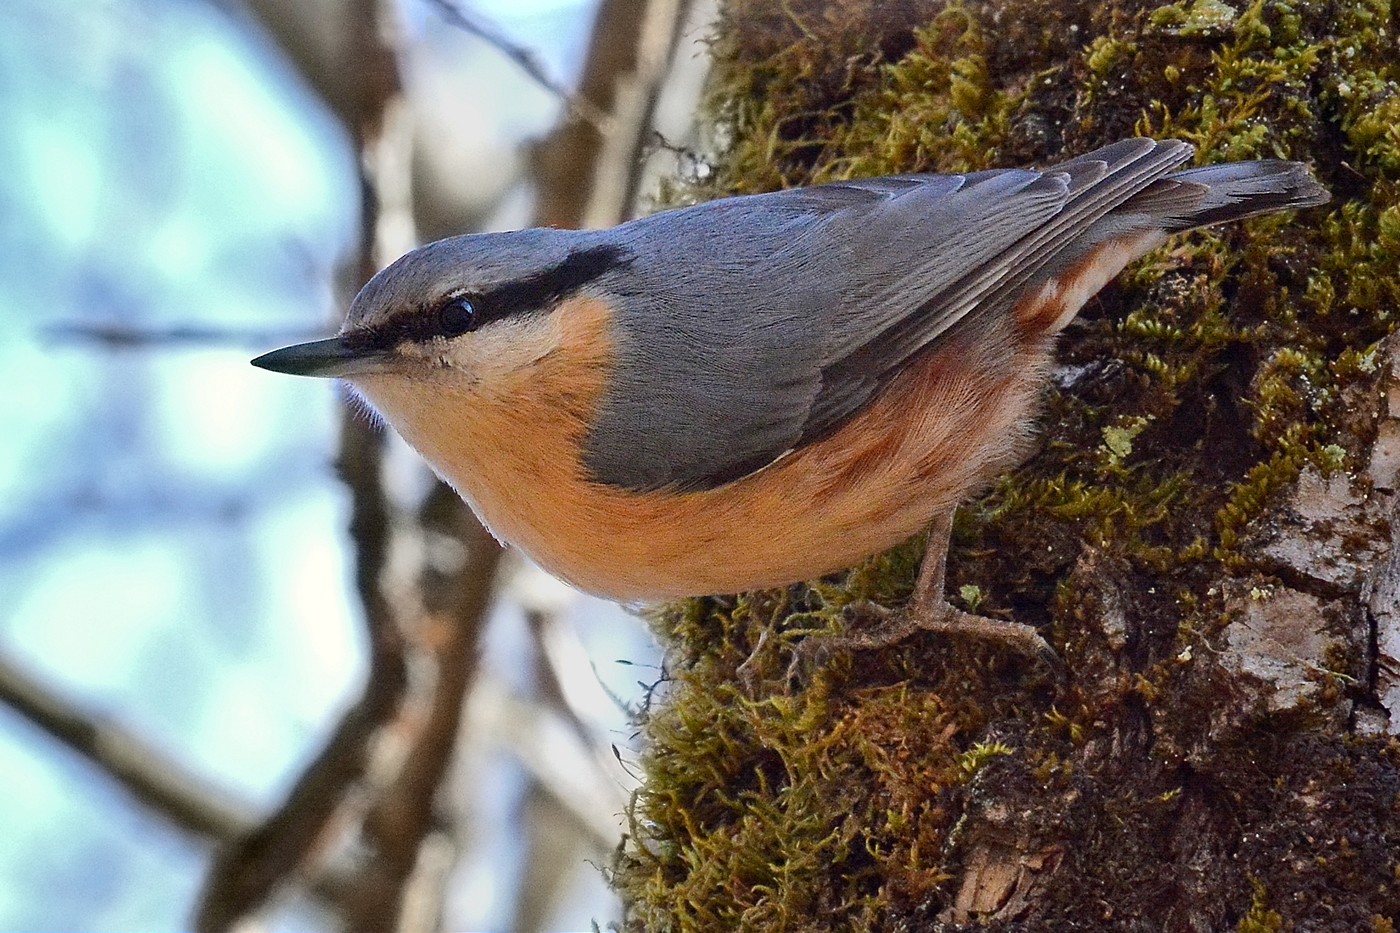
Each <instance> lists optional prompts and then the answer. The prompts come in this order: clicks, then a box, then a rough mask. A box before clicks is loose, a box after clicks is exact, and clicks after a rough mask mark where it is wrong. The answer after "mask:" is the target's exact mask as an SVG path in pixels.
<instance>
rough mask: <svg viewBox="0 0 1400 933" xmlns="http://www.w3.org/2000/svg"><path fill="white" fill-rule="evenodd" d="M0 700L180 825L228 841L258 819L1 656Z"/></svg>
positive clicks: (130, 734)
mask: <svg viewBox="0 0 1400 933" xmlns="http://www.w3.org/2000/svg"><path fill="white" fill-rule="evenodd" d="M0 702H3V703H5V704H6V705H8V706H10V707H12V708H13V709H14V710H15V711H16V712H18V713H19V714H20V715H22V716H24V717H25V718H26V719H28V720H29V721H30V722H32V723H34V725H36V726H38V727H39V728H40V729H42V730H44V731H45V732H46V733H48V734H49V735H50V736H52V737H54V738H55V739H57V740H58V741H60V742H62V743H63V744H64V745H67V746H68V747H69V748H71V749H72V750H73V751H75V752H77V753H78V754H79V755H82V756H83V757H84V758H86V759H87V760H88V761H90V762H92V763H93V764H95V765H96V766H97V767H98V768H99V769H101V770H102V772H104V773H105V774H107V775H108V776H110V777H111V778H112V779H113V780H115V781H116V782H117V783H118V784H120V785H121V786H122V787H123V788H124V789H125V790H126V791H127V792H128V793H130V794H131V795H132V796H133V797H135V798H136V799H137V800H138V801H140V802H141V803H142V804H144V805H146V806H148V807H150V808H151V809H152V810H154V811H155V812H156V813H158V814H159V815H160V816H162V817H164V818H165V819H168V820H170V821H171V822H172V823H174V824H175V825H176V826H178V827H180V828H181V829H184V830H187V831H189V832H191V833H195V834H196V835H200V836H204V837H206V838H209V839H212V840H213V841H215V842H227V841H229V840H231V839H234V838H236V837H238V836H239V835H241V834H242V833H244V832H246V831H247V830H248V829H249V828H250V827H251V826H253V825H254V819H255V816H254V812H253V809H252V807H251V806H249V805H247V804H244V803H239V802H237V801H235V800H234V799H233V797H232V796H231V795H229V794H226V793H223V792H221V791H218V790H215V789H214V788H212V787H211V786H210V785H209V783H208V781H206V780H205V779H204V778H203V777H202V776H200V775H198V774H196V773H195V772H193V771H191V770H190V769H189V768H187V767H185V766H184V765H183V764H181V763H180V762H178V761H176V760H174V759H172V758H171V757H170V756H169V755H168V754H166V753H165V752H164V751H163V750H161V749H159V748H157V747H155V746H154V745H152V744H151V743H149V742H147V741H145V740H144V739H142V738H141V737H140V736H138V735H136V734H135V733H133V732H130V731H128V730H126V729H124V728H122V727H121V726H120V725H118V724H116V723H114V722H111V721H109V720H106V719H104V718H103V717H100V716H97V715H95V714H94V713H92V712H91V711H89V710H83V709H79V708H78V707H77V706H76V705H74V704H73V703H71V702H69V701H68V700H66V699H64V698H63V697H60V696H58V695H57V694H56V693H55V692H54V691H53V690H52V689H50V688H49V687H48V685H46V684H44V683H42V682H41V681H40V680H38V679H37V678H35V677H34V676H33V675H31V674H30V673H28V672H27V671H25V670H24V669H23V668H22V667H21V666H20V665H19V664H18V663H16V662H15V661H14V660H13V659H11V658H7V657H4V656H0Z"/></svg>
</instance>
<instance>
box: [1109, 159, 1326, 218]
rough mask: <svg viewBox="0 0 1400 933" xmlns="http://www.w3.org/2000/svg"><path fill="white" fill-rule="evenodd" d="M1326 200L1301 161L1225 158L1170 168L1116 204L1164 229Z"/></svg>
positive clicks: (1281, 209) (1270, 212)
mask: <svg viewBox="0 0 1400 933" xmlns="http://www.w3.org/2000/svg"><path fill="white" fill-rule="evenodd" d="M1329 200H1331V195H1330V194H1328V193H1327V189H1325V188H1323V187H1322V185H1320V184H1318V182H1317V179H1315V178H1313V176H1312V172H1311V171H1309V169H1308V167H1307V166H1306V165H1304V164H1303V163H1301V162H1283V161H1279V160H1277V159H1264V160H1260V161H1255V162H1225V163H1222V164H1220V165H1207V166H1203V167H1201V168H1192V169H1187V170H1185V171H1181V172H1173V173H1172V174H1171V175H1168V176H1167V177H1166V178H1163V179H1161V180H1160V181H1158V182H1156V183H1154V184H1152V185H1150V186H1148V187H1147V188H1146V189H1144V190H1143V191H1142V192H1141V193H1139V194H1137V195H1135V196H1134V197H1133V198H1131V199H1130V200H1129V201H1128V202H1127V203H1126V204H1124V205H1123V207H1122V208H1120V210H1123V211H1131V212H1135V213H1143V214H1147V215H1149V216H1152V217H1154V218H1156V219H1157V221H1158V222H1159V223H1161V224H1162V226H1163V228H1164V229H1166V230H1167V231H1168V232H1171V233H1176V232H1179V231H1182V230H1191V229H1193V228H1195V227H1205V226H1209V225H1210V224H1218V223H1225V222H1227V221H1231V220H1242V219H1244V218H1246V217H1256V216H1258V215H1260V214H1272V213H1274V212H1276V211H1286V210H1293V209H1296V208H1304V207H1314V206H1316V205H1318V204H1326V203H1327V202H1328V201H1329Z"/></svg>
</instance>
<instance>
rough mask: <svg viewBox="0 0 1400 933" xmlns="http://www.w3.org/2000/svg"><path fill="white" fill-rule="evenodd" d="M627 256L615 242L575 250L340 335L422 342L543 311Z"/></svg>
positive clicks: (376, 342)
mask: <svg viewBox="0 0 1400 933" xmlns="http://www.w3.org/2000/svg"><path fill="white" fill-rule="evenodd" d="M630 261H631V256H630V254H629V253H628V252H627V251H626V250H624V249H622V248H621V247H618V246H595V247H593V248H591V249H583V250H574V251H573V252H571V253H569V255H568V256H566V257H565V258H564V260H563V261H562V262H560V263H559V264H558V265H556V266H552V267H549V268H546V269H542V270H540V271H538V272H535V273H533V274H531V275H527V276H524V277H522V278H519V279H516V280H514V281H511V282H503V283H501V284H500V285H496V286H494V287H492V288H489V289H486V290H485V291H483V292H480V293H473V294H456V295H449V296H447V297H446V298H442V299H439V300H438V301H435V302H430V303H428V304H425V305H423V306H421V307H419V308H418V310H416V311H413V312H409V313H404V314H398V315H395V316H394V317H392V318H391V319H390V320H388V321H384V322H382V323H380V324H378V325H375V326H372V327H367V328H360V329H358V330H354V331H351V332H349V333H347V334H346V335H345V336H344V337H343V338H342V340H343V341H344V342H345V343H346V345H347V346H349V347H352V348H354V349H370V348H380V349H388V348H390V347H395V346H398V345H399V344H401V343H404V342H406V341H413V342H416V343H426V342H427V341H429V340H432V339H434V338H436V337H449V338H450V337H458V336H461V335H462V334H466V333H470V332H471V331H474V330H479V329H481V328H482V327H484V326H485V325H486V324H489V323H490V322H492V321H496V320H500V319H501V318H506V317H516V316H523V315H528V314H538V313H541V312H543V311H547V310H549V309H550V308H551V307H553V306H554V305H555V304H557V303H558V302H559V301H560V300H562V299H564V298H566V297H568V296H569V295H571V294H573V293H574V292H577V291H578V290H579V289H580V288H582V287H583V286H585V285H587V284H588V283H589V282H591V281H593V280H594V279H596V278H598V277H599V276H600V275H603V274H604V273H605V272H608V271H610V270H612V269H615V268H617V267H619V266H623V265H626V264H627V263H628V262H630ZM466 306H469V308H470V310H468V307H466Z"/></svg>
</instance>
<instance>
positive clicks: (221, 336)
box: [40, 321, 326, 350]
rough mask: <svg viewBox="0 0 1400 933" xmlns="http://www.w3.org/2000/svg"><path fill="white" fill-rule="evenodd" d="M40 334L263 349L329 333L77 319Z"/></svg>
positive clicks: (107, 345) (129, 345)
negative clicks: (167, 325)
mask: <svg viewBox="0 0 1400 933" xmlns="http://www.w3.org/2000/svg"><path fill="white" fill-rule="evenodd" d="M40 333H41V334H42V335H43V336H44V337H45V338H46V339H48V340H51V341H53V342H55V343H76V344H95V345H97V346H100V347H102V348H104V349H111V350H131V349H135V350H145V349H166V348H171V347H249V348H252V349H262V348H266V347H269V346H276V345H280V344H285V343H296V342H298V341H302V340H315V339H317V338H319V337H324V336H326V334H325V332H324V331H323V330H311V329H308V328H305V327H296V328H281V329H269V330H237V329H234V328H230V327H198V326H193V325H182V326H179V327H139V326H133V325H130V324H119V323H96V322H87V321H74V322H71V323H61V324H54V325H52V326H49V327H45V328H43V329H42V330H41V331H40Z"/></svg>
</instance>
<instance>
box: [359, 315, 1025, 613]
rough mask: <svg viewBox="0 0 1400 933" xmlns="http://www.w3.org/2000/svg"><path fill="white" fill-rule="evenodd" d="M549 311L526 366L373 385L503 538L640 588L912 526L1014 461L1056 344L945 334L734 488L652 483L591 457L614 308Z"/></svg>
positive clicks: (808, 568) (841, 547) (586, 584)
mask: <svg viewBox="0 0 1400 933" xmlns="http://www.w3.org/2000/svg"><path fill="white" fill-rule="evenodd" d="M550 318H551V319H552V320H553V321H554V322H555V323H554V324H552V325H551V326H555V327H557V328H559V330H558V333H557V334H556V335H555V338H556V339H554V340H553V344H552V349H550V350H549V351H548V352H547V353H544V354H543V355H541V356H539V358H538V359H537V360H535V361H534V363H533V364H532V365H531V366H529V367H528V368H527V369H525V370H523V371H521V372H520V373H519V374H518V378H514V377H512V378H511V379H507V380H501V381H497V382H496V383H495V384H493V385H492V386H490V387H483V386H481V385H479V384H474V385H467V384H462V385H447V384H445V385H443V386H442V387H441V391H432V392H427V391H426V390H425V388H424V387H423V386H421V385H419V386H418V387H417V388H415V387H414V386H412V385H408V384H406V381H405V380H401V379H396V378H394V377H389V376H386V377H375V378H373V379H370V380H366V381H365V382H364V384H362V385H361V388H362V390H364V391H365V394H366V395H367V396H368V397H369V398H370V400H371V401H372V402H373V403H374V405H375V406H376V407H377V408H379V409H380V411H381V412H382V413H383V414H384V415H385V416H386V417H387V418H388V420H389V421H390V422H391V423H392V424H393V425H394V426H395V427H396V428H398V429H399V431H400V433H402V434H403V435H404V437H405V439H406V440H408V442H409V443H410V444H412V445H413V446H414V447H415V448H417V449H418V450H419V452H420V453H422V454H423V456H424V457H425V458H426V459H427V460H428V461H429V462H430V463H431V464H432V465H433V466H434V468H435V469H436V470H437V471H438V473H439V474H440V475H442V476H443V477H444V478H446V479H447V480H448V481H449V482H450V483H451V484H452V485H453V486H454V487H455V488H456V489H457V490H458V491H459V492H460V493H462V495H463V497H464V498H465V499H466V500H467V501H468V502H469V503H470V504H471V505H472V507H473V508H474V509H475V510H476V512H477V514H478V515H479V516H480V517H481V518H482V520H483V521H484V522H485V523H486V525H487V526H488V527H489V528H491V530H492V531H493V532H494V533H495V534H496V535H497V536H498V537H500V538H502V539H503V540H505V541H507V542H509V543H511V544H513V545H515V546H517V547H519V548H521V549H522V550H524V551H525V552H526V553H527V554H529V555H530V556H531V557H532V558H533V559H534V560H535V561H537V562H538V563H539V564H540V565H541V566H543V567H544V568H545V569H546V570H549V571H550V572H551V573H553V574H555V575H557V576H559V577H560V578H561V579H564V580H566V581H568V582H570V583H572V584H574V585H576V586H578V587H579V588H581V589H584V590H587V591H589V592H593V593H597V594H599V595H603V596H608V597H611V598H614V599H620V600H624V601H639V600H647V599H655V598H662V597H672V596H693V595H705V594H710V593H724V592H736V591H741V590H747V589H753V588H757V587H762V586H771V585H781V584H786V583H790V582H794V581H797V580H802V579H808V578H811V577H815V576H819V575H821V574H824V573H828V572H832V571H835V570H839V569H842V568H844V567H848V566H850V565H852V564H854V563H856V562H858V561H859V560H861V559H862V558H864V557H866V556H868V555H870V554H873V553H876V552H878V551H880V550H883V549H885V548H888V547H891V546H893V545H894V544H896V543H898V542H900V541H902V540H904V539H905V538H907V537H909V536H910V535H912V534H914V533H915V532H917V531H919V530H920V529H921V528H922V527H924V526H925V525H926V524H927V523H928V522H929V520H930V519H931V518H932V517H933V516H934V515H935V514H937V513H939V512H940V511H942V510H946V509H948V508H951V507H953V506H954V505H956V503H957V502H958V501H959V500H960V499H961V498H963V497H964V496H965V495H966V494H967V493H968V492H969V490H970V489H972V488H973V487H976V486H977V485H978V484H980V483H981V482H983V481H984V480H985V479H986V478H987V477H988V476H989V475H991V474H993V473H995V472H997V471H999V470H1001V469H1004V468H1005V467H1006V466H1008V465H1009V464H1010V463H1011V462H1012V460H1013V459H1014V457H1015V454H1016V450H1017V447H1018V446H1019V444H1020V442H1021V440H1022V438H1023V437H1024V423H1025V420H1026V417H1027V415H1028V413H1029V412H1030V410H1031V408H1032V406H1033V403H1034V399H1035V395H1036V392H1037V390H1038V386H1039V383H1040V378H1041V374H1042V372H1043V369H1044V364H1045V361H1046V358H1047V345H1046V344H1045V343H1044V342H1040V341H1032V342H1031V343H1029V344H1022V345H1021V347H1020V351H1019V352H1018V353H1017V354H1015V355H1010V354H1006V353H1004V352H1003V353H1001V354H999V355H998V356H997V357H996V358H995V359H993V358H990V357H987V356H985V355H984V354H982V353H979V352H978V351H977V347H975V346H973V345H972V344H971V343H968V344H966V345H961V346H960V345H957V343H956V342H954V343H950V344H946V345H945V346H944V347H943V348H942V349H940V350H939V352H937V353H935V354H932V355H930V356H928V357H926V358H925V359H923V360H921V361H919V362H918V363H917V364H916V365H914V366H912V367H911V368H910V369H909V370H908V371H907V372H906V373H904V374H903V375H902V376H901V377H899V378H898V379H897V380H895V382H894V383H892V384H891V386H890V387H889V388H888V389H887V390H886V391H885V392H884V393H883V394H882V395H881V396H880V397H879V398H878V399H877V400H876V401H875V402H874V403H873V404H872V405H871V406H869V407H868V408H867V409H865V411H863V412H862V413H861V414H860V415H859V416H857V417H855V418H853V419H852V420H851V421H849V422H847V423H846V424H845V425H843V426H842V428H841V429H840V430H838V431H837V432H836V433H834V434H832V435H831V436H829V437H827V438H825V439H824V440H822V441H820V442H818V443H815V444H812V445H810V446H808V447H806V448H804V449H802V450H799V451H796V452H794V453H792V454H790V455H788V456H787V457H784V458H782V459H780V460H779V461H777V462H776V463H774V464H772V465H770V466H769V467H767V468H766V469H763V470H761V471H759V472H757V473H754V474H752V475H750V476H747V477H745V478H743V479H740V480H738V481H736V482H733V483H730V484H728V485H726V486H723V487H720V488H718V489H712V490H704V491H700V492H691V493H683V494H676V493H669V492H664V491H663V492H647V493H641V494H638V493H632V492H627V491H625V490H620V489H617V488H614V487H610V486H605V485H600V484H598V483H595V482H592V481H590V480H589V479H588V477H587V476H586V475H585V472H584V470H583V468H582V467H581V465H580V459H579V452H580V448H581V445H582V441H583V438H584V437H585V436H586V432H587V428H588V424H589V422H590V420H591V418H592V416H593V413H594V411H595V410H596V406H597V404H598V401H599V399H600V398H601V397H602V395H603V390H604V380H605V378H606V375H607V373H608V372H609V370H610V368H611V361H612V347H613V343H612V341H611V339H610V337H609V325H610V318H609V312H608V309H607V308H606V307H605V306H604V305H603V304H602V303H601V302H598V301H596V300H592V299H581V300H578V301H576V302H575V303H574V304H573V305H572V306H571V307H569V308H567V309H560V310H558V311H556V312H554V313H553V314H551V315H550ZM1001 339H1003V340H1004V341H1008V342H1009V341H1015V340H1017V339H1018V338H1016V337H1015V336H1013V335H1012V334H1010V333H1008V334H1006V335H1004V337H1003V338H1001ZM1005 345H1006V344H1005V343H1003V346H1005ZM762 403H763V400H762V399H755V400H754V404H755V405H761V404H762Z"/></svg>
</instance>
